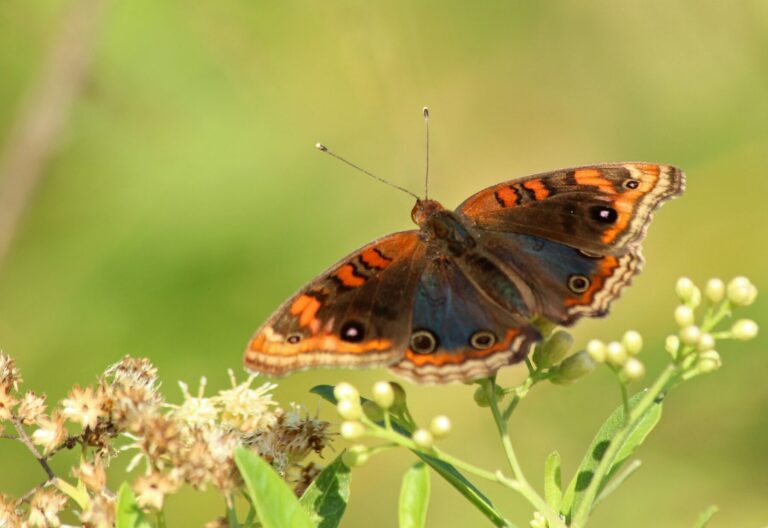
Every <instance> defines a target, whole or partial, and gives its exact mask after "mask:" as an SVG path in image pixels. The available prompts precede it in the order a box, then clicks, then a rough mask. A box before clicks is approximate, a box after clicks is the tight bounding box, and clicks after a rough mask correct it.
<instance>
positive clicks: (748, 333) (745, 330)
mask: <svg viewBox="0 0 768 528" xmlns="http://www.w3.org/2000/svg"><path fill="white" fill-rule="evenodd" d="M757 330H758V328H757V323H756V322H754V321H753V320H751V319H739V320H738V321H736V322H735V323H733V326H732V327H731V333H732V334H733V337H735V338H736V339H738V340H739V341H749V340H750V339H754V338H755V336H757Z"/></svg>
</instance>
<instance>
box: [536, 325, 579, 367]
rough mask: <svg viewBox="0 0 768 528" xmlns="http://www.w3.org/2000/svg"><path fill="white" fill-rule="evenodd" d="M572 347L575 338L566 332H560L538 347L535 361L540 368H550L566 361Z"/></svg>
mask: <svg viewBox="0 0 768 528" xmlns="http://www.w3.org/2000/svg"><path fill="white" fill-rule="evenodd" d="M572 346H573V336H571V334H569V333H568V332H566V331H565V330H558V331H557V332H555V333H554V334H552V336H551V337H550V338H549V339H547V340H546V341H544V343H543V344H541V345H540V346H537V347H536V351H535V352H534V353H533V361H534V363H536V366H537V367H538V368H549V367H551V366H552V365H557V364H558V363H560V362H561V361H562V360H563V359H565V357H566V356H567V355H568V351H569V350H570V349H571V347H572Z"/></svg>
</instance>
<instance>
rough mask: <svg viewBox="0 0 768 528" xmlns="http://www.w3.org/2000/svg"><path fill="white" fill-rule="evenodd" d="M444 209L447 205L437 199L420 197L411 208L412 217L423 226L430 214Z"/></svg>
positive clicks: (418, 224) (417, 223)
mask: <svg viewBox="0 0 768 528" xmlns="http://www.w3.org/2000/svg"><path fill="white" fill-rule="evenodd" d="M443 209H445V207H443V206H442V205H441V204H440V202H438V201H436V200H428V199H424V200H422V199H418V200H416V205H414V206H413V209H412V210H411V219H412V220H413V222H414V223H415V224H416V225H417V226H419V227H423V226H424V224H425V223H426V222H427V219H428V218H429V217H430V216H432V215H433V214H435V213H436V212H438V211H442V210H443Z"/></svg>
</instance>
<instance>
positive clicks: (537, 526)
mask: <svg viewBox="0 0 768 528" xmlns="http://www.w3.org/2000/svg"><path fill="white" fill-rule="evenodd" d="M529 524H530V525H531V528H547V526H549V525H548V524H547V518H546V517H544V515H542V514H541V513H540V512H538V511H535V512H533V519H531V522H530V523H529Z"/></svg>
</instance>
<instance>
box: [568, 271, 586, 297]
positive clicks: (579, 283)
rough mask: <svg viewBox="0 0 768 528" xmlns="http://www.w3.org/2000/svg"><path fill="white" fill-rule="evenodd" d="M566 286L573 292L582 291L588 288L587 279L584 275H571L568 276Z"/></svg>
mask: <svg viewBox="0 0 768 528" xmlns="http://www.w3.org/2000/svg"><path fill="white" fill-rule="evenodd" d="M568 288H570V290H571V291H572V292H573V293H584V292H585V291H587V290H588V289H589V279H588V278H587V277H585V276H584V275H571V276H570V277H568Z"/></svg>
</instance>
